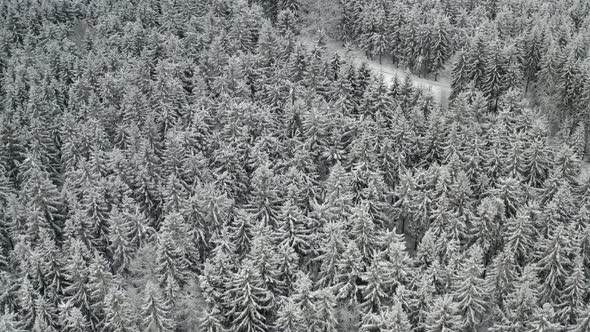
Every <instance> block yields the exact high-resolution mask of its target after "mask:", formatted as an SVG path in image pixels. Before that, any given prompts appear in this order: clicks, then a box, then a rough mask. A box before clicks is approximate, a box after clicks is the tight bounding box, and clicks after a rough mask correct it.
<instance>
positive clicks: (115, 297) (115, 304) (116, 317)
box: [103, 286, 139, 332]
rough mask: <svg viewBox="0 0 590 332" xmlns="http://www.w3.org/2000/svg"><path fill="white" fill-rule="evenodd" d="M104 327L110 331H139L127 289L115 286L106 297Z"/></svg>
mask: <svg viewBox="0 0 590 332" xmlns="http://www.w3.org/2000/svg"><path fill="white" fill-rule="evenodd" d="M104 303H105V320H104V323H103V326H104V328H105V329H106V330H107V331H110V332H136V331H139V329H138V328H137V325H136V324H135V321H134V317H133V310H132V306H131V303H129V298H128V296H127V294H126V292H125V291H123V290H122V289H120V288H118V287H116V286H114V287H113V288H111V289H110V290H109V293H108V294H107V296H106V297H105V299H104Z"/></svg>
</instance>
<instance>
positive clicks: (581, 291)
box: [556, 256, 590, 324]
mask: <svg viewBox="0 0 590 332" xmlns="http://www.w3.org/2000/svg"><path fill="white" fill-rule="evenodd" d="M589 287H590V285H589V284H588V279H587V278H586V272H585V269H584V262H583V258H582V257H581V256H576V258H575V260H574V268H573V271H572V273H571V274H570V275H568V276H567V277H566V280H565V287H564V291H563V296H562V297H561V298H560V302H561V303H562V305H561V306H560V307H559V308H556V311H557V312H556V313H557V315H558V317H559V318H560V319H559V321H561V322H568V323H570V324H572V323H574V322H576V321H577V318H578V317H577V314H578V312H577V310H578V309H579V308H583V307H584V299H586V298H587V296H588V291H589V289H590V288H589Z"/></svg>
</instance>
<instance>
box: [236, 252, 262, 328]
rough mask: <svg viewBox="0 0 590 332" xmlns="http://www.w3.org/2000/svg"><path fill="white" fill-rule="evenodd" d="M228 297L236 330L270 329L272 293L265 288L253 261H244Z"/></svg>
mask: <svg viewBox="0 0 590 332" xmlns="http://www.w3.org/2000/svg"><path fill="white" fill-rule="evenodd" d="M227 297H228V298H227V300H228V301H229V302H230V303H232V308H231V310H230V311H229V313H228V315H229V317H230V318H231V325H232V326H233V328H234V329H235V331H244V332H257V331H259V332H263V331H267V330H269V328H270V322H269V321H268V316H267V313H268V310H269V304H270V301H271V300H272V294H271V293H270V292H269V291H268V290H267V289H265V288H263V281H262V280H261V279H260V275H259V274H258V273H257V271H256V270H255V268H254V266H253V264H252V262H251V261H248V260H246V261H244V262H243V263H242V266H241V267H240V270H239V271H238V273H236V274H235V275H234V276H233V278H232V281H231V285H230V288H229V290H228V292H227Z"/></svg>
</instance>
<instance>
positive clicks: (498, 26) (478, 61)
mask: <svg viewBox="0 0 590 332" xmlns="http://www.w3.org/2000/svg"><path fill="white" fill-rule="evenodd" d="M340 3H341V8H342V20H341V23H340V29H339V34H340V35H341V36H342V38H343V39H344V40H345V41H350V42H353V43H355V44H357V45H358V46H360V47H361V48H363V49H364V50H365V51H366V52H367V54H368V55H369V56H371V55H377V56H378V57H379V58H380V59H381V57H382V56H383V55H389V56H391V58H392V59H393V62H394V63H395V64H402V65H403V66H405V67H406V68H408V69H409V70H411V71H412V72H415V73H417V74H419V75H420V74H421V75H427V74H434V77H435V79H436V77H437V74H438V72H439V71H440V70H441V69H443V68H444V67H445V65H446V64H451V66H449V67H451V69H452V75H451V76H452V88H453V96H457V95H458V94H459V93H461V92H463V91H471V90H473V89H478V90H480V91H482V92H483V93H484V95H485V96H486V98H487V99H488V102H489V105H488V106H489V107H490V108H491V109H494V110H496V109H497V108H498V106H497V103H498V99H499V97H500V96H501V95H502V94H505V93H507V92H508V91H509V90H510V89H511V88H514V89H522V90H523V91H524V92H527V93H529V97H532V100H535V101H537V100H538V101H539V102H540V103H541V104H542V105H543V107H544V108H546V109H548V110H549V111H550V113H553V114H556V115H555V116H556V118H557V119H556V120H558V121H556V122H561V121H564V118H568V117H573V122H578V121H585V122H587V121H588V118H587V114H588V112H589V109H588V104H589V101H590V95H589V94H588V92H587V91H590V63H589V60H588V53H589V49H590V48H589V45H590V30H589V28H588V27H590V15H589V14H590V4H589V3H588V1H583V0H572V1H558V2H554V1H545V0H529V1H512V0H490V1H457V0H442V1H421V0H420V1H415V0H408V1H406V0H400V1H384V0H370V1H362V0H340ZM453 96H452V97H453ZM555 109H559V110H560V112H554V111H555ZM551 120H553V119H551ZM570 129H573V128H570Z"/></svg>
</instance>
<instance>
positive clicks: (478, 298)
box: [453, 246, 489, 329]
mask: <svg viewBox="0 0 590 332" xmlns="http://www.w3.org/2000/svg"><path fill="white" fill-rule="evenodd" d="M482 270H483V268H482V252H481V248H478V247H477V246H474V247H472V248H471V249H470V255H469V257H468V258H467V259H466V260H465V262H463V264H462V266H461V267H460V270H459V272H458V273H457V275H456V277H455V278H456V280H455V281H454V287H453V294H454V297H455V301H456V302H457V306H458V309H459V312H460V313H461V315H462V316H463V323H462V325H463V326H465V327H466V328H468V329H476V328H477V327H478V325H479V323H480V322H481V320H482V318H483V317H484V314H485V313H486V310H487V306H488V295H489V290H488V289H487V287H486V286H487V285H486V283H485V281H484V279H483V277H482Z"/></svg>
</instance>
